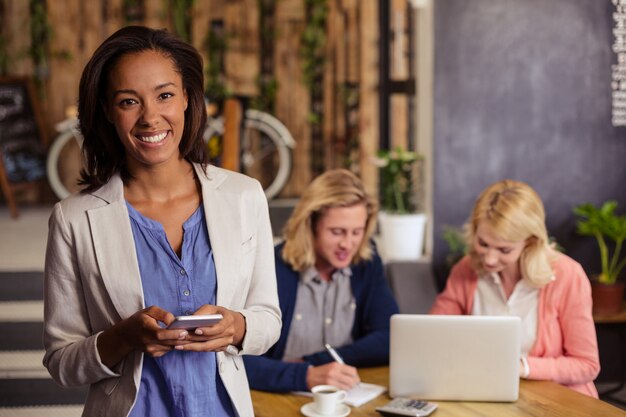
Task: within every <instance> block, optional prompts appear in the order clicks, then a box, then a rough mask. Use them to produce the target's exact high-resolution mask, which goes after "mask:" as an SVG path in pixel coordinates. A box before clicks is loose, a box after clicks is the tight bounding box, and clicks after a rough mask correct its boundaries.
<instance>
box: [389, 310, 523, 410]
mask: <svg viewBox="0 0 626 417" xmlns="http://www.w3.org/2000/svg"><path fill="white" fill-rule="evenodd" d="M520 339H521V320H520V319H519V317H496V316H436V315H421V314H396V315H393V316H392V317H391V344H390V358H389V359H390V361H389V394H390V395H391V397H398V396H401V397H415V398H419V399H424V400H450V401H503V402H504V401H515V400H517V397H518V392H519V366H520V359H519V358H520V347H521V340H520Z"/></svg>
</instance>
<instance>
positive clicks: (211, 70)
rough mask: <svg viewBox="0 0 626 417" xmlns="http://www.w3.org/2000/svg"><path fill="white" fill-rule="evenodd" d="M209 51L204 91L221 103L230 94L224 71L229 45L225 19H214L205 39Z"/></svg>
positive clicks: (211, 98) (207, 51) (210, 97)
mask: <svg viewBox="0 0 626 417" xmlns="http://www.w3.org/2000/svg"><path fill="white" fill-rule="evenodd" d="M204 46H205V50H206V53H207V65H206V87H205V89H204V93H205V94H206V96H207V97H208V98H209V101H211V102H214V103H218V104H221V103H222V102H223V101H224V99H225V98H226V97H228V96H230V91H229V90H228V88H227V87H226V81H225V79H226V76H225V73H224V55H225V53H226V48H227V46H228V44H227V39H226V35H225V32H224V21H222V20H213V21H211V27H210V28H209V30H208V32H207V37H206V40H205V41H204Z"/></svg>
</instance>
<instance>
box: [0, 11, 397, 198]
mask: <svg viewBox="0 0 626 417" xmlns="http://www.w3.org/2000/svg"><path fill="white" fill-rule="evenodd" d="M126 3H128V2H126ZM137 3H139V4H141V3H143V9H142V11H143V13H141V14H139V15H133V16H131V17H132V19H135V20H132V19H130V20H129V16H128V10H127V9H126V12H125V9H124V4H125V2H124V1H123V0H91V1H89V2H86V1H84V0H46V1H45V6H46V8H47V16H48V19H49V23H50V26H51V28H52V38H51V40H50V45H49V50H48V57H49V58H48V59H49V67H48V72H47V74H45V76H44V78H43V80H44V89H43V93H42V96H41V102H42V105H43V106H42V107H43V110H44V116H45V120H46V129H47V130H48V133H49V136H51V135H52V134H53V133H54V124H55V123H57V122H58V121H60V120H62V119H64V117H65V111H66V108H67V107H68V106H70V105H72V104H75V102H76V99H77V90H78V83H79V78H80V74H81V71H82V68H83V67H84V65H85V63H86V62H87V60H88V59H89V57H90V55H91V54H92V52H93V51H94V49H95V48H96V47H97V46H98V45H99V44H100V43H101V42H102V41H103V40H104V39H105V38H106V37H107V36H109V35H110V34H111V33H113V32H114V31H115V30H117V29H118V28H120V27H122V26H123V25H126V24H145V25H147V26H151V27H165V28H168V29H170V30H172V28H173V24H172V20H171V19H172V17H171V14H172V13H171V4H172V2H171V1H167V0H143V2H142V1H138V2H137ZM377 3H378V2H376V1H374V0H371V1H370V0H368V1H358V0H329V1H328V8H329V14H328V19H327V33H328V38H327V39H328V42H327V45H326V48H325V55H326V60H325V70H324V84H323V85H324V120H323V126H322V131H323V138H321V139H319V140H322V141H323V163H324V168H325V169H329V168H334V167H340V166H348V167H350V168H351V169H352V170H354V171H355V172H357V173H359V174H360V175H361V176H362V178H363V179H364V181H365V183H366V185H367V187H368V189H370V191H372V192H375V191H376V188H377V182H378V174H377V169H376V168H375V167H374V166H373V165H372V164H371V163H370V161H369V158H370V157H371V156H372V155H374V154H375V152H376V150H377V149H378V146H379V143H380V141H379V133H378V126H379V125H378V93H377V86H378V10H377ZM398 4H400V6H398ZM0 6H1V7H0V11H2V12H3V16H1V17H0V20H1V22H0V23H1V24H2V25H1V29H0V34H2V35H3V36H5V37H6V38H8V39H10V42H9V43H8V45H9V50H8V52H9V54H10V55H11V56H12V57H14V58H12V60H11V63H10V68H9V70H10V73H11V74H16V75H31V76H32V75H33V74H34V71H35V70H34V68H33V65H32V63H31V62H30V60H29V59H28V58H27V57H26V56H25V54H24V51H25V50H26V49H27V48H28V47H29V45H30V34H29V30H28V27H29V19H30V14H29V1H27V0H19V1H15V0H0ZM305 6H306V4H305V1H304V0H276V1H275V15H274V23H275V28H276V34H275V42H274V45H273V69H274V76H275V78H276V79H277V80H278V91H277V95H276V100H275V109H274V111H273V113H274V114H275V115H276V116H277V117H278V118H279V119H280V120H282V121H283V122H284V123H285V125H286V126H287V127H288V129H289V130H290V131H291V132H292V134H293V136H294V138H295V139H296V142H297V147H296V149H295V151H294V153H293V158H294V168H293V172H292V176H291V179H290V182H289V184H288V185H287V187H286V188H285V190H284V191H283V193H282V194H281V196H283V197H297V196H299V194H300V193H301V191H302V190H303V188H304V187H306V185H307V184H308V183H309V182H310V180H311V178H312V176H313V175H314V174H313V172H312V170H311V166H312V154H311V148H312V137H311V125H310V123H309V119H308V118H309V113H310V100H309V93H308V90H307V88H306V87H305V85H304V83H303V80H302V59H301V56H300V54H299V47H300V37H301V34H302V31H303V28H304V27H305V24H306V7H305ZM192 7H193V9H192V11H191V14H190V29H189V33H190V41H191V43H192V44H193V45H194V46H196V47H197V48H198V49H199V50H200V52H201V53H202V54H203V56H205V59H206V51H205V48H204V42H205V39H206V37H207V31H208V30H209V27H210V22H211V21H213V20H215V19H220V20H223V22H224V28H225V31H226V33H227V36H228V48H227V53H226V56H225V59H224V62H225V72H226V83H227V86H228V87H229V89H230V90H231V92H232V93H234V94H238V95H245V96H254V95H255V94H257V76H258V74H259V68H260V57H259V43H260V41H259V38H260V37H259V10H258V0H202V1H195V2H193V6H192ZM393 7H394V10H395V9H398V8H399V7H400V8H402V7H404V8H406V0H402V1H398V0H395V1H394V6H393ZM405 43H406V42H405ZM395 71H396V75H397V74H400V75H402V70H400V69H396V70H395ZM346 85H347V86H349V88H350V91H351V92H352V94H353V95H354V99H353V100H352V101H351V102H348V100H346V98H345V91H346ZM347 103H351V104H350V105H347ZM393 106H394V110H393V113H398V114H400V115H403V116H402V117H404V118H406V117H407V116H406V115H407V110H406V104H405V103H404V104H403V103H402V102H401V103H400V104H397V103H394V104H393ZM402 123H404V124H405V125H406V123H405V122H402ZM402 123H399V124H396V126H395V127H394V129H396V131H397V130H399V131H400V133H397V132H395V133H393V134H392V136H394V137H403V138H406V136H407V135H406V132H404V131H403V129H406V127H403V126H402ZM51 137H52V136H51ZM402 142H404V143H406V139H403V140H400V143H402ZM393 143H398V140H397V139H394V140H393Z"/></svg>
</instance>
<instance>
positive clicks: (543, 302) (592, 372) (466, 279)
mask: <svg viewBox="0 0 626 417" xmlns="http://www.w3.org/2000/svg"><path fill="white" fill-rule="evenodd" d="M552 268H553V270H554V276H555V279H554V280H553V281H551V282H550V283H548V284H547V285H545V286H544V287H542V288H541V289H540V290H539V307H538V308H539V311H538V317H537V338H536V340H535V344H534V345H533V347H532V349H531V350H530V352H529V354H528V358H527V359H528V365H529V367H530V374H529V375H528V377H527V379H539V380H551V381H555V382H558V383H559V384H562V385H565V386H567V387H569V388H571V389H573V390H575V391H578V392H581V393H583V394H587V395H589V396H592V397H595V398H598V391H597V390H596V388H595V386H594V384H593V380H594V379H595V378H596V377H597V376H598V373H599V372H600V360H599V358H598V343H597V339H596V329H595V325H594V323H593V317H592V313H591V307H592V301H591V284H590V283H589V279H588V278H587V275H586V274H585V272H584V271H583V268H582V267H581V265H580V264H579V263H578V262H576V261H574V260H573V259H572V258H570V257H568V256H566V255H563V254H558V256H557V258H556V260H555V261H554V262H553V264H552ZM477 284H478V275H477V273H476V271H475V270H474V269H473V268H472V266H471V262H470V258H469V257H468V256H465V257H464V258H463V259H461V260H460V261H459V262H458V263H457V264H456V265H455V266H454V268H453V269H452V271H451V273H450V276H449V278H448V281H447V283H446V288H445V289H444V291H443V292H442V293H441V294H439V295H438V296H437V299H436V300H435V303H434V305H433V307H432V308H431V310H430V313H431V314H462V315H469V314H472V306H473V304H474V293H475V291H476V286H477Z"/></svg>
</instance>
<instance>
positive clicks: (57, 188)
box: [46, 126, 82, 199]
mask: <svg viewBox="0 0 626 417" xmlns="http://www.w3.org/2000/svg"><path fill="white" fill-rule="evenodd" d="M76 135H80V134H79V133H78V132H77V131H76V130H75V128H74V126H72V127H68V128H66V129H64V130H63V131H61V133H59V135H58V136H57V137H56V138H55V139H54V142H53V143H52V146H50V149H49V150H48V157H47V160H46V171H47V174H48V182H49V183H50V188H52V191H53V192H54V194H55V195H56V196H57V197H58V198H59V199H63V198H65V197H67V196H68V195H70V194H71V193H73V192H75V191H78V190H79V189H80V187H79V186H78V179H79V178H80V170H81V168H82V162H81V161H82V155H81V151H80V145H79V143H80V142H82V137H78V138H77V137H76Z"/></svg>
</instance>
